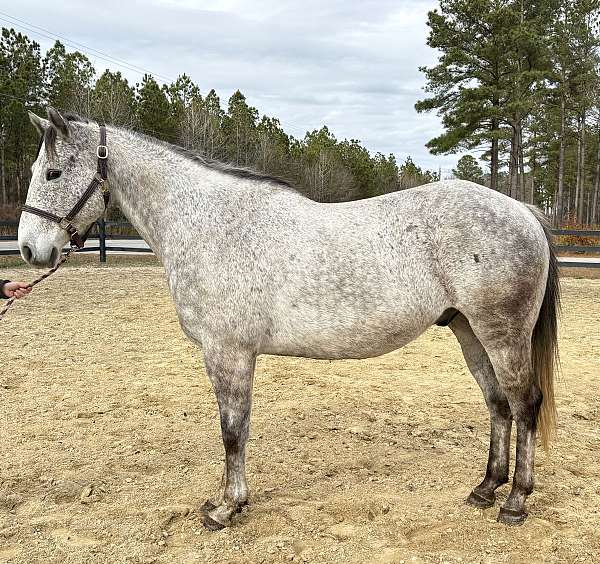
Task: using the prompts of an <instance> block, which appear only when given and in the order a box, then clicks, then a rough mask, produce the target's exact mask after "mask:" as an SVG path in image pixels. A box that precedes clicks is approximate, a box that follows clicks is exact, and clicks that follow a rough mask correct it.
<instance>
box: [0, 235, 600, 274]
mask: <svg viewBox="0 0 600 564" xmlns="http://www.w3.org/2000/svg"><path fill="white" fill-rule="evenodd" d="M106 244H107V252H108V253H109V254H111V255H112V254H124V255H136V254H147V253H144V252H143V251H141V252H139V253H137V252H135V251H111V250H110V248H111V247H131V248H133V249H149V248H150V247H149V246H148V245H147V244H146V242H145V241H142V240H141V239H137V240H136V239H109V240H108V241H107V242H106ZM98 245H99V242H98V239H88V240H87V242H86V246H87V247H97V246H98ZM13 249H18V246H17V242H16V241H0V250H13ZM92 252H95V253H96V254H97V253H98V251H92ZM558 262H559V264H560V265H561V266H570V267H575V268H576V267H578V266H581V265H586V266H587V265H589V266H593V267H598V268H600V257H559V258H558Z"/></svg>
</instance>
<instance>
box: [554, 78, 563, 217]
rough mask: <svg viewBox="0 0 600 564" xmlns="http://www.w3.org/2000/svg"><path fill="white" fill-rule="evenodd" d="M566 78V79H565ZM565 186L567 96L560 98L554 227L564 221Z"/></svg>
mask: <svg viewBox="0 0 600 564" xmlns="http://www.w3.org/2000/svg"><path fill="white" fill-rule="evenodd" d="M563 78H564V77H563ZM564 184H565V96H564V94H562V95H561V97H560V146H559V150H558V186H557V189H556V200H555V203H554V207H555V210H554V226H555V227H558V226H560V224H561V223H562V220H563V208H564V206H563V195H564Z"/></svg>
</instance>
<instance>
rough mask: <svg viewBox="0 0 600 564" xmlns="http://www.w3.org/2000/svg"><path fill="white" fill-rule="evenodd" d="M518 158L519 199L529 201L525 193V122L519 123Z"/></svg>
mask: <svg viewBox="0 0 600 564" xmlns="http://www.w3.org/2000/svg"><path fill="white" fill-rule="evenodd" d="M517 142H518V143H517V159H518V161H519V195H518V199H519V200H520V201H521V202H526V201H527V196H526V194H525V163H524V162H523V122H521V121H520V122H519V124H518V133H517Z"/></svg>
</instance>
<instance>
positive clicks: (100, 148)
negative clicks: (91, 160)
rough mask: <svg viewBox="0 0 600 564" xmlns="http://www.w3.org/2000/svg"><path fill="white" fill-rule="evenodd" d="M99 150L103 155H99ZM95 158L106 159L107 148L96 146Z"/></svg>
mask: <svg viewBox="0 0 600 564" xmlns="http://www.w3.org/2000/svg"><path fill="white" fill-rule="evenodd" d="M100 150H103V151H104V155H101V154H100ZM96 156H97V157H98V158H99V159H108V147H107V146H106V145H98V147H97V148H96Z"/></svg>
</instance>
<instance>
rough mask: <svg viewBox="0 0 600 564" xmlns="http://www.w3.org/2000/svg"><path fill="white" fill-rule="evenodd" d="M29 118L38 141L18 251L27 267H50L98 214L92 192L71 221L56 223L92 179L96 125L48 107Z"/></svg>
mask: <svg viewBox="0 0 600 564" xmlns="http://www.w3.org/2000/svg"><path fill="white" fill-rule="evenodd" d="M29 118H30V120H31V123H33V125H34V126H35V127H36V129H37V130H38V132H39V133H40V135H41V136H42V142H41V144H40V150H39V152H38V155H37V159H36V161H35V163H34V164H33V166H32V168H31V171H32V176H31V182H30V184H29V191H28V193H27V202H26V205H25V207H24V209H23V213H22V214H21V220H20V222H19V247H20V249H21V255H22V256H23V258H24V259H25V260H26V261H27V262H28V263H30V264H32V265H34V266H39V267H50V266H54V265H55V264H56V262H57V261H58V259H59V257H60V252H61V249H62V248H63V247H64V245H65V244H66V243H67V242H68V241H69V239H73V237H72V234H73V232H75V234H77V233H80V234H81V233H84V232H85V231H86V229H87V228H88V227H89V226H90V225H91V224H92V223H93V222H94V221H96V220H97V219H98V218H99V217H101V215H102V214H103V212H104V208H105V205H104V200H103V197H102V191H101V190H99V189H98V190H94V191H93V192H91V194H90V196H89V199H87V201H85V203H84V205H83V207H82V208H81V209H80V210H78V211H77V214H76V216H75V217H74V218H67V220H63V221H62V222H61V223H59V222H58V220H60V219H61V218H65V216H67V215H68V213H69V211H71V210H72V208H73V206H75V204H76V203H77V202H78V201H79V200H80V199H81V198H82V196H84V194H85V193H86V190H87V189H88V187H89V185H90V181H91V180H92V179H93V178H94V177H95V175H96V174H97V162H98V157H97V154H99V153H97V151H99V148H98V144H99V141H98V139H99V130H98V126H97V125H96V124H92V123H88V122H87V121H85V120H82V119H74V118H72V117H71V116H66V115H65V116H63V115H61V114H60V113H59V112H57V111H56V110H55V109H54V108H48V119H43V118H41V117H39V116H37V115H35V114H33V113H31V112H30V113H29ZM99 185H100V182H99V183H98V186H99ZM28 207H29V208H30V209H31V211H27V208H28ZM43 212H45V213H46V215H44V213H43ZM52 216H54V217H52ZM75 230H76V231H75Z"/></svg>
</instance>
